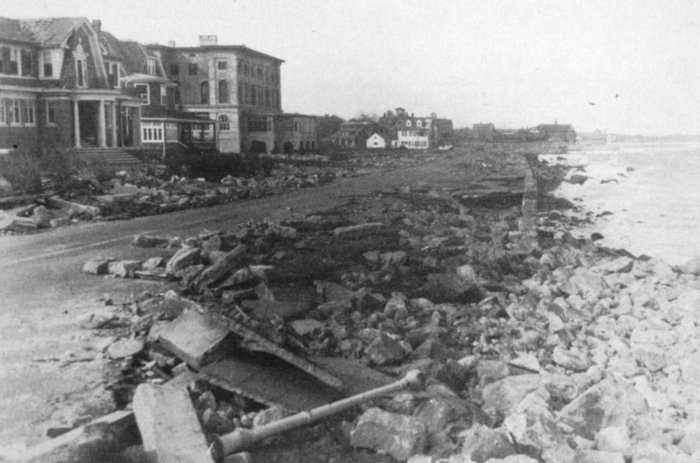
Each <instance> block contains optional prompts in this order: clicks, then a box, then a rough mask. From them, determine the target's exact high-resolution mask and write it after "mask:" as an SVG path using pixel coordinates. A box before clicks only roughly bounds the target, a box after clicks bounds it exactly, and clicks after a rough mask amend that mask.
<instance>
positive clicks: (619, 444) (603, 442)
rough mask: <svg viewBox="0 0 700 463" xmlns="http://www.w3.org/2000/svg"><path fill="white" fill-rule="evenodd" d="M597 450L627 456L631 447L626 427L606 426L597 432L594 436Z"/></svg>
mask: <svg viewBox="0 0 700 463" xmlns="http://www.w3.org/2000/svg"><path fill="white" fill-rule="evenodd" d="M595 445H596V448H597V449H598V450H604V451H606V452H618V453H622V454H628V453H629V450H630V446H631V442H630V438H629V433H628V432H627V427H626V426H608V427H607V428H603V429H601V430H600V431H598V434H596V436H595Z"/></svg>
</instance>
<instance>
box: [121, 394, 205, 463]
mask: <svg viewBox="0 0 700 463" xmlns="http://www.w3.org/2000/svg"><path fill="white" fill-rule="evenodd" d="M132 407H133V409H134V415H135V416H136V423H137V425H138V427H139V431H140V433H141V440H142V441H143V448H144V450H145V452H146V453H147V454H148V456H149V461H153V462H159V463H170V462H178V463H212V462H213V461H214V459H213V458H212V456H211V454H210V452H209V448H208V446H207V440H206V438H205V437H204V433H203V432H202V427H201V425H200V424H199V419H198V418H197V412H196V411H195V409H194V406H193V405H192V401H191V400H190V396H189V394H188V392H187V390H186V389H184V388H178V387H173V386H171V385H168V384H164V385H162V386H158V385H155V384H151V383H143V384H140V385H139V386H138V387H137V388H136V392H135V393H134V400H133V404H132Z"/></svg>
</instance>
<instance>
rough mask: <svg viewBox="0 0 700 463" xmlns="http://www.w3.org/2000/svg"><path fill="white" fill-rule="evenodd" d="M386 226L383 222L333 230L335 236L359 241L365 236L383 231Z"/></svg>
mask: <svg viewBox="0 0 700 463" xmlns="http://www.w3.org/2000/svg"><path fill="white" fill-rule="evenodd" d="M384 228H385V225H384V224H383V223H381V222H369V223H361V224H357V225H349V226H347V227H338V228H336V229H335V230H333V235H334V236H335V237H337V238H342V239H357V238H362V237H363V236H368V235H373V234H375V233H379V232H381V231H383V230H384Z"/></svg>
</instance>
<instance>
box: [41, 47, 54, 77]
mask: <svg viewBox="0 0 700 463" xmlns="http://www.w3.org/2000/svg"><path fill="white" fill-rule="evenodd" d="M41 60H42V62H43V66H42V72H43V73H44V77H53V56H52V54H51V50H44V51H42V52H41Z"/></svg>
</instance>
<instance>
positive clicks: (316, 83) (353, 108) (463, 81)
mask: <svg viewBox="0 0 700 463" xmlns="http://www.w3.org/2000/svg"><path fill="white" fill-rule="evenodd" d="M0 15H1V16H8V17H20V18H27V17H45V16H86V17H88V18H91V19H94V18H100V19H102V23H103V28H104V29H105V30H108V31H110V32H112V33H114V34H115V35H117V36H118V37H120V38H130V39H134V40H139V41H141V42H146V43H151V42H160V43H166V42H167V41H168V40H175V41H176V42H177V43H178V45H195V44H196V42H197V36H198V35H199V34H216V35H218V36H219V43H220V44H245V45H247V46H248V47H251V48H255V49H257V50H260V51H263V52H265V53H269V54H272V55H275V56H278V57H280V58H282V59H284V60H285V61H286V62H285V64H284V65H283V67H282V85H283V87H282V100H283V108H284V110H285V111H299V112H306V113H314V114H324V113H335V114H339V115H341V116H343V117H346V118H347V117H352V116H355V115H357V114H359V113H360V112H368V113H381V112H383V111H384V110H386V109H389V108H394V107H397V106H402V107H405V108H407V109H408V110H409V111H411V112H415V113H416V114H428V113H430V112H436V113H438V114H439V115H441V116H444V117H449V118H452V119H453V120H454V121H455V124H456V125H457V126H464V125H471V124H472V123H475V122H486V121H491V122H494V123H496V125H497V126H499V127H509V128H519V127H526V126H532V125H536V124H538V123H540V122H553V121H554V120H555V119H556V120H558V121H559V122H567V123H572V124H574V126H575V127H576V128H577V129H579V130H592V129H595V128H600V129H603V130H608V131H613V132H625V133H639V132H646V133H652V134H668V133H693V134H700V24H699V23H700V1H695V0H687V1H681V0H663V1H650V0H636V1H635V0H629V1H614V0H606V1H599V2H598V1H591V0H586V1H565V0H558V1H525V0H512V1H491V0H489V1H485V0H479V1H467V0H343V1H341V0H198V1H197V0H167V1H160V0H138V1H137V0H90V1H85V0H1V1H0Z"/></svg>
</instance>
